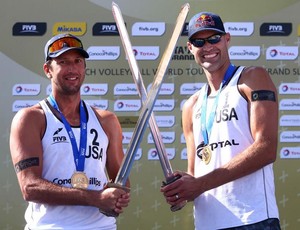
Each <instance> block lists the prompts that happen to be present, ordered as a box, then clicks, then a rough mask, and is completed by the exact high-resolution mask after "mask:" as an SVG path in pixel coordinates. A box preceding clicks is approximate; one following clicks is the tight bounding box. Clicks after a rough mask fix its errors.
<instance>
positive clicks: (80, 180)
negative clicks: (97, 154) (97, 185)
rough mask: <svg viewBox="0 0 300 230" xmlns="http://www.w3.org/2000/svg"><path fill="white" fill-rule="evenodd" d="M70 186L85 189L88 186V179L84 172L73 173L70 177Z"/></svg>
mask: <svg viewBox="0 0 300 230" xmlns="http://www.w3.org/2000/svg"><path fill="white" fill-rule="evenodd" d="M71 184H72V187H73V188H81V189H87V187H88V186H89V179H88V178H87V176H86V175H85V173H84V172H78V171H77V172H75V173H74V174H73V175H72V177H71Z"/></svg>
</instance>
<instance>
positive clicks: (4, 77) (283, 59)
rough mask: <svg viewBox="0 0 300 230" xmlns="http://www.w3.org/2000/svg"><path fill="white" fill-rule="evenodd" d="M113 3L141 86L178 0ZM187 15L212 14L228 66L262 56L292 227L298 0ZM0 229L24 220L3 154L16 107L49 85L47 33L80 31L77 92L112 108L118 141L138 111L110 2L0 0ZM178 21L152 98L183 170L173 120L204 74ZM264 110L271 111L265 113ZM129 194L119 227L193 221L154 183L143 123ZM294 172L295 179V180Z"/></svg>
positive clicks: (211, 5) (286, 224)
mask: <svg viewBox="0 0 300 230" xmlns="http://www.w3.org/2000/svg"><path fill="white" fill-rule="evenodd" d="M116 3H117V4H118V5H119V6H120V8H121V10H122V13H123V16H124V20H125V22H126V26H127V29H128V32H129V34H130V37H131V42H132V44H133V46H134V47H133V48H134V52H135V54H136V58H137V60H138V64H139V67H140V71H141V73H142V75H143V78H144V82H145V85H146V87H147V88H148V87H149V86H150V85H151V82H152V80H153V77H154V75H155V72H156V69H157V67H158V64H159V61H160V59H161V57H162V54H163V52H164V49H165V47H166V46H167V43H168V41H169V38H170V37H171V33H172V31H173V27H174V22H175V20H176V18H177V16H178V13H179V10H180V7H181V5H182V4H184V3H185V1H179V0H178V1H174V0H164V1H157V0H153V1H146V0H139V1H134V0H123V1H116ZM189 3H190V5H191V10H190V13H189V16H188V20H189V19H190V18H191V16H192V15H194V14H195V13H197V12H199V11H203V10H205V11H214V12H216V13H219V14H220V15H221V16H222V18H223V20H224V22H225V27H226V30H227V31H228V32H230V33H231V34H232V41H231V47H230V50H229V52H230V57H231V59H232V62H233V63H235V64H236V65H262V66H264V67H265V68H266V69H267V71H268V72H269V73H270V75H271V76H272V79H273V80H274V82H275V84H276V86H277V89H278V92H279V105H280V106H279V110H280V111H279V113H280V116H279V121H278V122H279V124H280V129H279V132H278V138H279V145H278V154H277V156H278V157H277V161H276V163H275V164H274V170H275V182H276V189H277V190H276V195H277V200H278V206H279V210H280V217H281V226H282V229H284V230H295V229H299V226H300V216H299V207H300V202H299V200H300V189H299V174H300V167H299V157H300V144H299V141H300V116H299V110H300V81H299V80H300V78H299V76H300V67H299V66H300V59H299V53H298V51H299V44H300V37H299V36H300V17H299V11H300V3H299V1H297V0H285V1H280V0H265V1H258V0H253V1H241V0H210V1H207V0H203V1H200V0H191V1H189ZM0 31H1V34H0V38H1V39H0V60H1V61H0V69H1V78H0V82H1V84H0V87H1V90H0V92H1V100H0V103H1V112H0V114H1V123H0V128H1V139H0V141H1V145H0V146H1V155H0V157H1V158H0V159H1V160H0V165H1V166H0V178H1V179H0V181H1V184H0V193H1V198H0V229H3V230H14V229H22V228H23V226H24V217H23V216H24V211H25V208H26V202H24V201H23V199H22V196H21V193H20V189H19V186H18V184H17V179H16V175H15V172H14V169H13V167H12V162H11V158H10V153H9V130H10V122H11V119H12V117H13V116H14V115H15V113H16V112H17V111H18V110H20V109H21V108H24V107H28V106H31V105H33V104H35V103H36V102H37V101H39V100H41V99H43V98H45V97H47V96H48V95H49V93H50V92H51V87H50V86H49V81H48V79H46V78H45V76H44V73H43V71H42V65H43V61H44V56H43V55H44V54H43V47H44V44H45V43H46V41H47V40H48V39H49V38H50V37H51V36H52V35H53V34H57V33H62V32H71V33H73V34H75V35H78V36H80V38H81V39H82V40H83V42H84V45H85V48H86V49H87V50H88V52H89V53H90V60H88V61H87V70H86V81H85V84H84V86H83V87H82V91H81V93H82V96H83V97H84V98H85V99H86V100H89V102H90V103H91V104H92V105H94V106H97V107H99V108H102V109H108V110H111V111H114V112H115V113H117V115H118V116H119V119H120V122H121V124H122V128H123V132H124V141H123V143H124V149H126V148H127V145H128V143H129V141H130V138H131V135H132V132H133V129H134V126H135V123H136V121H137V118H138V115H139V113H140V110H141V102H140V100H139V97H138V94H137V90H136V88H135V85H134V84H133V83H134V82H133V78H132V76H131V74H130V69H129V66H128V62H127V60H126V56H125V54H124V50H123V47H122V45H121V40H120V37H119V36H118V32H117V29H116V24H115V22H114V19H113V16H112V12H111V1H107V0H106V1H104V0H90V1H79V0H63V1H57V0H53V1H38V0H27V1H17V0H4V1H2V3H1V8H0ZM186 40H187V37H186V27H185V28H184V30H183V34H182V36H181V37H180V39H179V41H178V44H177V46H176V49H175V52H174V56H173V60H172V61H171V63H170V65H169V68H168V71H167V73H166V77H165V81H164V84H163V86H162V89H161V91H160V95H159V97H158V100H157V102H156V104H155V107H154V111H155V115H156V119H157V123H158V125H159V127H160V131H161V134H162V137H163V140H164V143H165V146H166V148H167V153H168V156H169V158H170V161H171V164H172V166H173V168H174V169H179V170H185V169H186V166H187V162H186V149H185V140H184V138H183V135H182V127H181V108H182V104H183V102H184V101H185V100H186V99H187V98H188V97H189V96H190V95H191V94H193V93H194V92H195V91H197V90H199V89H200V88H201V87H202V85H203V83H204V82H205V77H204V75H203V71H202V70H201V69H200V68H199V67H198V66H197V65H196V64H195V63H194V60H193V57H192V55H191V54H190V53H189V52H188V50H187V49H186V47H185V45H186ZM270 116H272V114H270ZM130 178H131V184H132V192H131V194H132V202H131V204H130V207H129V208H128V209H127V210H126V211H125V213H124V214H122V215H121V216H120V217H118V219H117V220H118V226H119V229H121V230H127V229H136V230H138V229H153V230H154V229H156V230H158V229H193V215H192V204H191V203H188V204H187V205H186V206H185V207H184V209H182V210H181V211H178V212H175V213H172V212H171V211H170V209H169V206H168V205H167V204H166V203H165V200H164V198H163V197H162V195H161V193H160V192H159V189H160V186H161V182H162V181H163V180H164V176H163V173H162V170H161V167H160V163H159V161H158V156H157V152H156V150H155V146H154V144H153V140H152V137H151V135H150V132H149V130H148V129H147V130H146V132H145V135H144V138H143V141H142V143H141V146H140V149H139V151H138V153H137V156H136V161H135V163H134V165H133V169H132V173H131V177H130ZM297 178H298V179H297Z"/></svg>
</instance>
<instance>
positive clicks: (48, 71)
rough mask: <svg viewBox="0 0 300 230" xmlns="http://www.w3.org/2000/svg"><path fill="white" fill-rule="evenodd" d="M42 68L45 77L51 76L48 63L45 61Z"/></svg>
mask: <svg viewBox="0 0 300 230" xmlns="http://www.w3.org/2000/svg"><path fill="white" fill-rule="evenodd" d="M43 69H44V73H45V75H46V76H47V78H49V79H51V78H52V75H51V73H50V68H49V65H48V64H47V63H45V64H44V65H43Z"/></svg>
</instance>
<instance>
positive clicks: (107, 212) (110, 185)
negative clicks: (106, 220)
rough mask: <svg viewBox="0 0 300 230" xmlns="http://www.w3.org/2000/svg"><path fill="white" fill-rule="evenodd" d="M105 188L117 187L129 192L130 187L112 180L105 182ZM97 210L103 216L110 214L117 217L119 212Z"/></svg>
mask: <svg viewBox="0 0 300 230" xmlns="http://www.w3.org/2000/svg"><path fill="white" fill-rule="evenodd" d="M105 187H106V188H119V189H123V190H124V191H125V192H130V188H128V187H126V186H123V185H120V184H116V183H113V182H109V183H107V184H106V186H105ZM99 211H100V212H101V213H102V214H104V215H105V216H110V217H118V216H119V213H116V212H115V211H114V210H101V209H99Z"/></svg>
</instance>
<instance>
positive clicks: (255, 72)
mask: <svg viewBox="0 0 300 230" xmlns="http://www.w3.org/2000/svg"><path fill="white" fill-rule="evenodd" d="M239 90H240V92H241V93H242V95H243V96H244V97H245V98H246V99H247V101H248V113H249V118H250V119H249V123H250V129H251V130H250V131H251V134H252V137H253V139H254V143H253V144H252V145H250V146H249V147H248V148H246V149H245V150H244V151H242V152H241V153H239V154H237V155H236V157H234V158H233V159H232V160H231V161H230V162H228V163H227V164H225V165H223V166H222V167H220V168H218V169H215V170H214V171H212V172H210V173H208V174H206V175H204V176H202V177H198V178H194V177H192V176H190V175H187V174H186V175H183V176H182V177H181V178H180V179H179V180H178V181H176V182H174V183H173V184H171V185H169V186H168V187H166V188H164V189H163V190H162V191H163V192H164V195H165V197H166V199H167V201H168V202H169V204H171V205H175V204H177V203H179V202H181V201H182V200H183V199H186V200H189V201H191V200H194V199H195V198H196V197H197V196H199V195H200V194H202V193H203V192H205V191H208V190H210V189H213V188H216V187H218V186H221V185H223V184H226V183H228V182H230V181H234V180H236V179H238V178H241V177H244V176H246V175H249V174H251V173H253V172H255V171H257V170H259V169H261V168H263V167H264V166H266V165H268V164H270V163H273V162H274V161H275V160H276V150H277V135H278V102H277V94H276V88H275V86H274V84H273V82H272V80H271V78H270V76H269V75H268V74H267V72H266V71H265V70H264V69H263V68H261V67H251V68H247V69H245V70H244V72H243V75H242V77H241V80H240V83H239ZM261 90H264V91H265V92H269V93H270V94H274V97H275V101H274V100H270V99H262V98H264V97H262V98H261V99H258V100H254V98H253V92H260V91H261ZM267 98H268V97H267ZM270 98H272V96H270ZM187 143H188V142H187ZM175 194H180V197H181V199H176V198H174V196H175Z"/></svg>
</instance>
